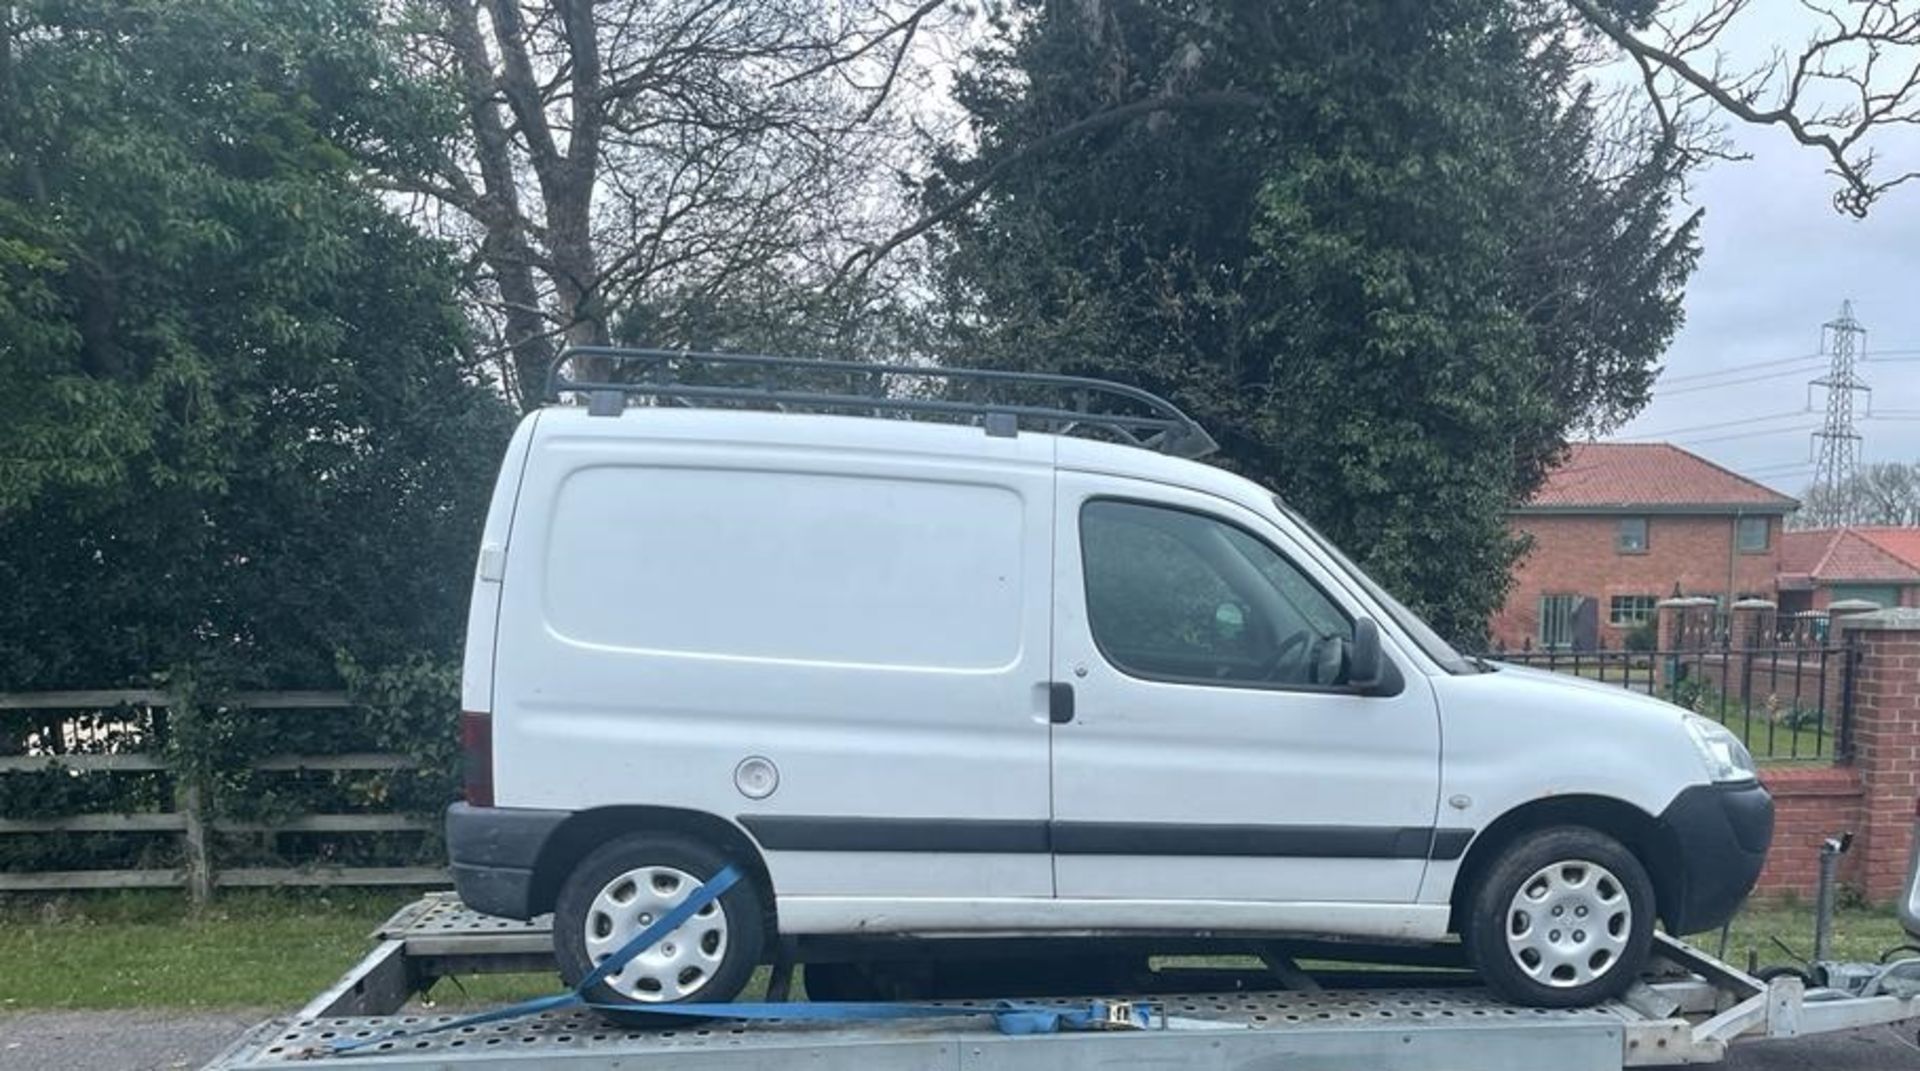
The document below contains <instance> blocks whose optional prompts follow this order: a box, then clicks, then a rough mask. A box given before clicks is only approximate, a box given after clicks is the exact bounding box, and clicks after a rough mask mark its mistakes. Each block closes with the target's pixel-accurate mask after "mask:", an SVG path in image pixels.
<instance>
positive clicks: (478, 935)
mask: <svg viewBox="0 0 1920 1071" xmlns="http://www.w3.org/2000/svg"><path fill="white" fill-rule="evenodd" d="M374 936H375V938H377V939H379V940H382V941H386V940H401V941H405V942H406V943H407V952H408V954H409V955H419V956H433V955H464V954H468V953H476V952H477V953H482V954H489V953H499V952H532V953H544V952H550V951H551V950H552V945H551V942H552V938H553V916H551V915H541V916H540V917H539V918H536V919H533V920H532V921H530V922H521V921H519V920H517V919H503V918H501V917H499V916H498V915H483V914H481V913H480V912H478V911H475V910H474V909H472V908H470V907H468V906H467V905H465V904H463V903H461V902H460V898H459V897H458V896H455V895H454V894H453V893H450V892H439V893H428V894H427V895H426V896H423V897H421V898H420V899H418V900H415V901H414V902H413V903H411V904H408V905H407V906H406V907H403V908H401V909H400V910H399V911H397V912H395V913H394V914H393V917H392V918H389V919H388V920H387V921H386V922H385V923H383V924H382V925H381V926H380V929H378V930H377V931H375V932H374Z"/></svg>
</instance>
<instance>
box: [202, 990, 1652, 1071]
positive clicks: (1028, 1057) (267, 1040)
mask: <svg viewBox="0 0 1920 1071" xmlns="http://www.w3.org/2000/svg"><path fill="white" fill-rule="evenodd" d="M1048 1003H1057V1004H1059V1005H1060V1006H1062V1007H1070V1006H1074V1005H1075V1004H1077V1005H1078V1006H1080V1007H1085V1002H1084V1001H1078V1002H1075V1001H1058V1002H1048ZM1159 1003H1160V1004H1161V1005H1162V1006H1163V1007H1164V1008H1165V1010H1166V1012H1167V1014H1168V1016H1169V1026H1168V1028H1167V1029H1165V1030H1146V1031H1137V1032H1119V1033H1100V1034H1057V1035H1043V1036H1034V1037H1006V1036H1003V1035H1001V1034H999V1033H997V1032H996V1031H995V1030H994V1028H993V1026H992V1023H991V1020H990V1019H988V1018H986V1017H984V1016H975V1017H971V1018H967V1017H956V1018H954V1019H929V1020H920V1021H916V1022H909V1023H890V1024H875V1025H867V1026H860V1025H852V1026H849V1025H845V1024H825V1023H799V1022H782V1021H777V1020H776V1021H769V1022H758V1023H742V1022H712V1023H706V1024H701V1025H698V1026H690V1027H684V1028H680V1029H672V1030H660V1031H637V1030H636V1031H628V1030H621V1029H619V1028H616V1027H612V1026H609V1025H608V1024H607V1023H606V1022H604V1021H603V1020H601V1019H600V1018H599V1017H598V1016H596V1015H593V1014H592V1013H591V1012H584V1011H574V1012H559V1013H549V1014H546V1015H542V1016H538V1017H535V1018H532V1019H527V1020H521V1021H517V1022H508V1023H495V1024H487V1025H481V1026H469V1027H462V1028H459V1029H457V1030H455V1031H450V1032H448V1033H444V1034H433V1035H427V1036H424V1037H418V1038H394V1039H391V1040H388V1041H382V1042H379V1043H378V1044H376V1045H373V1046H370V1047H369V1048H368V1049H365V1050H361V1051H360V1052H357V1053H355V1054H351V1055H345V1056H328V1055H326V1054H327V1052H328V1047H329V1045H330V1044H331V1043H333V1042H335V1041H337V1040H340V1039H354V1040H364V1039H368V1038H376V1037H379V1036H381V1035H382V1034H385V1033H389V1032H392V1031H394V1030H404V1029H407V1028H409V1027H419V1026H423V1025H432V1024H436V1023H444V1022H448V1021H451V1020H452V1019H454V1018H456V1016H452V1015H438V1016H378V1017H337V1018H324V1019H297V1020H288V1021H282V1022H274V1023H268V1024H265V1025H263V1026H262V1027H261V1028H259V1029H258V1030H257V1031H256V1032H255V1033H254V1034H252V1035H250V1036H249V1038H248V1039H247V1040H246V1041H245V1042H243V1043H242V1044H241V1045H239V1046H236V1048H235V1049H234V1050H233V1051H231V1052H229V1053H228V1054H227V1055H226V1056H225V1057H223V1058H222V1059H221V1060H219V1061H216V1063H215V1064H214V1065H212V1066H213V1067H216V1068H219V1069H221V1071H241V1069H257V1068H285V1067H287V1066H288V1065H292V1064H298V1065H302V1066H307V1067H313V1066H316V1064H317V1065H319V1066H325V1067H336V1066H337V1067H345V1066H348V1065H366V1066H373V1067H406V1068H448V1069H452V1068H468V1067H473V1068H486V1067H495V1066H500V1065H501V1064H504V1063H508V1062H511V1066H512V1067H514V1068H521V1067H527V1068H547V1067H556V1068H559V1067H564V1068H588V1067H607V1068H612V1067H618V1068H622V1069H637V1071H650V1069H665V1068H681V1067H686V1068H697V1069H707V1068H722V1069H748V1068H752V1069H763V1071H771V1069H776V1068H778V1069H786V1068H798V1067H805V1068H810V1069H823V1071H824V1069H833V1068H848V1069H859V1071H875V1069H879V1068H936V1067H937V1068H981V1069H988V1068H1005V1069H1009V1071H1013V1069H1027V1068H1034V1069H1038V1068H1076V1067H1083V1066H1084V1067H1093V1066H1108V1065H1113V1064H1117V1063H1124V1064H1126V1065H1128V1066H1129V1067H1149V1068H1151V1067H1180V1068H1255V1067H1264V1068H1281V1067H1284V1068H1286V1069H1288V1071H1315V1069H1326V1071H1333V1069H1341V1071H1362V1069H1365V1071H1395V1069H1402V1068H1404V1069H1408V1071H1412V1069H1415V1068H1418V1069H1422V1071H1448V1069H1455V1071H1483V1069H1488V1068H1509V1067H1511V1068H1534V1067H1546V1066H1551V1067H1553V1068H1555V1069H1556V1071H1588V1069H1608V1071H1612V1069H1617V1068H1619V1067H1620V1066H1621V1061H1622V1052H1623V1044H1624V1043H1623V1026H1622V1022H1621V1019H1620V1018H1619V1016H1618V1015H1617V1014H1614V1013H1611V1012H1609V1011H1606V1010H1595V1009H1581V1010H1565V1011H1550V1010H1543V1009H1530V1008H1516V1007H1513V1006H1511V1005H1507V1004H1502V1003H1499V1002H1497V1001H1495V1000H1493V999H1491V998H1490V997H1488V996H1486V995H1485V994H1483V993H1480V992H1477V991H1461V990H1382V991H1369V992H1331V993H1291V992H1273V993H1236V994H1231V995H1215V994H1209V995H1205V996H1192V997H1169V998H1160V1001H1159ZM954 1006H955V1008H956V1011H959V1010H961V1009H965V1008H978V1007H981V1005H979V1004H977V1003H959V1002H956V1003H955V1005H954Z"/></svg>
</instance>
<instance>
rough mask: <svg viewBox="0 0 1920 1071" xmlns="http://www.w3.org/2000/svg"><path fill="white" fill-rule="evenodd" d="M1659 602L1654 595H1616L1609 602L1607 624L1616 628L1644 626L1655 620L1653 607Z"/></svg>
mask: <svg viewBox="0 0 1920 1071" xmlns="http://www.w3.org/2000/svg"><path fill="white" fill-rule="evenodd" d="M1659 601H1660V600H1659V599H1657V598H1655V597H1654V596H1652V595H1615V596H1614V597H1613V598H1612V599H1610V600H1608V602H1607V624H1609V625H1612V626H1614V627H1615V628H1632V627H1634V626H1635V625H1644V624H1646V623H1647V622H1649V621H1651V620H1653V606H1654V603H1656V602H1659Z"/></svg>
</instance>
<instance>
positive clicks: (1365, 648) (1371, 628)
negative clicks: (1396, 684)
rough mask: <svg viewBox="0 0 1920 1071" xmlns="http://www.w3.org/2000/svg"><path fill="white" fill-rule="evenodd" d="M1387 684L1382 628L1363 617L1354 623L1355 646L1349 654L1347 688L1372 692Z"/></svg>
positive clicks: (1370, 619)
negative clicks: (1382, 649) (1381, 639)
mask: <svg viewBox="0 0 1920 1071" xmlns="http://www.w3.org/2000/svg"><path fill="white" fill-rule="evenodd" d="M1384 683H1386V659H1385V657H1384V656H1382V655H1381V653H1380V626H1379V625H1376V624H1374V622H1373V619H1372V618H1369V617H1363V618H1360V619H1359V620H1357V621H1355V622H1354V623H1353V646H1352V648H1351V649H1349V650H1348V652H1347V686H1348V687H1350V688H1352V689H1353V690H1354V691H1356V692H1370V691H1373V690H1374V689H1376V688H1378V687H1380V686H1381V685H1382V684H1384Z"/></svg>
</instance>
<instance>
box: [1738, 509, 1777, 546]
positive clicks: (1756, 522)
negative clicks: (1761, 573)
mask: <svg viewBox="0 0 1920 1071" xmlns="http://www.w3.org/2000/svg"><path fill="white" fill-rule="evenodd" d="M1771 528H1772V524H1771V522H1769V520H1768V519H1767V518H1765V517H1742V518H1740V530H1739V532H1738V534H1737V536H1736V542H1737V543H1738V545H1739V547H1740V549H1741V550H1742V551H1743V552H1746V553H1749V554H1751V553H1754V552H1757V551H1762V550H1765V549H1767V538H1768V533H1769V530H1770V529H1771Z"/></svg>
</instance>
